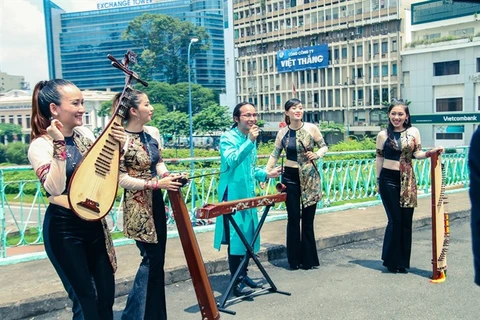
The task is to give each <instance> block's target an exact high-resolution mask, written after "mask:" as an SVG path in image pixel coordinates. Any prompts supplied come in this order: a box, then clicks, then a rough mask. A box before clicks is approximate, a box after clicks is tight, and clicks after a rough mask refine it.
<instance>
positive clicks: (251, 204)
mask: <svg viewBox="0 0 480 320" xmlns="http://www.w3.org/2000/svg"><path fill="white" fill-rule="evenodd" d="M286 199H287V194H286V193H278V194H271V195H268V196H261V197H253V198H246V199H240V200H233V201H225V202H219V203H216V204H206V205H204V206H203V207H202V208H200V209H198V210H197V215H196V216H197V218H199V219H210V218H215V217H218V216H220V215H223V214H226V213H234V212H236V211H241V210H246V209H251V208H256V207H265V206H271V205H274V204H275V203H277V202H285V200H286Z"/></svg>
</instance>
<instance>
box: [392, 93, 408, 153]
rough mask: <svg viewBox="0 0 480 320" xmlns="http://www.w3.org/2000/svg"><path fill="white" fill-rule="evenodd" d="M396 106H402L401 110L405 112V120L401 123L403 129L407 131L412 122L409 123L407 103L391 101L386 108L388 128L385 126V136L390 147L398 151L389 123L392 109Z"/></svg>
mask: <svg viewBox="0 0 480 320" xmlns="http://www.w3.org/2000/svg"><path fill="white" fill-rule="evenodd" d="M396 106H402V107H403V109H404V110H405V114H406V115H407V119H406V120H405V122H404V123H403V127H404V128H405V129H408V128H410V127H411V126H412V122H411V121H410V110H409V109H408V105H407V102H406V101H404V100H403V99H392V102H391V103H390V106H389V107H388V112H387V113H388V115H389V117H388V126H387V136H388V143H390V145H391V146H393V147H395V148H396V149H398V146H397V143H396V141H395V137H394V135H393V129H394V127H393V124H392V121H390V112H391V111H392V109H393V108H394V107H396Z"/></svg>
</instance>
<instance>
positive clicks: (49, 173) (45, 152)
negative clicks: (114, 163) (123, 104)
mask: <svg viewBox="0 0 480 320" xmlns="http://www.w3.org/2000/svg"><path fill="white" fill-rule="evenodd" d="M65 140H66V148H67V152H68V153H70V155H69V156H67V159H66V160H59V159H58V158H56V157H54V155H53V151H54V150H53V149H54V148H53V144H54V142H53V140H52V138H51V137H50V136H49V135H43V136H41V137H39V138H37V139H35V140H33V141H32V142H31V143H30V146H29V147H28V160H29V161H30V163H31V165H32V167H33V169H34V170H35V172H36V174H37V177H38V179H40V182H41V183H42V186H43V188H44V189H45V191H46V192H47V195H48V196H50V195H53V196H58V195H61V194H68V182H69V181H70V178H71V176H72V174H73V171H74V169H75V168H74V167H75V166H76V165H77V164H78V163H79V156H80V155H81V156H83V155H85V154H86V153H87V151H88V149H89V148H90V147H91V146H92V144H93V141H94V140H95V136H94V135H93V133H92V132H91V131H90V130H89V129H87V128H86V127H83V126H81V127H75V128H74V130H73V136H72V137H65ZM80 159H81V157H80ZM72 214H73V213H72ZM101 221H102V222H101V223H102V226H103V233H104V236H105V246H106V248H107V254H108V258H109V259H110V264H111V265H112V268H113V272H115V271H116V270H117V258H116V255H115V248H114V247H113V242H112V236H111V234H110V229H109V228H108V224H107V222H106V220H105V219H102V220H101Z"/></svg>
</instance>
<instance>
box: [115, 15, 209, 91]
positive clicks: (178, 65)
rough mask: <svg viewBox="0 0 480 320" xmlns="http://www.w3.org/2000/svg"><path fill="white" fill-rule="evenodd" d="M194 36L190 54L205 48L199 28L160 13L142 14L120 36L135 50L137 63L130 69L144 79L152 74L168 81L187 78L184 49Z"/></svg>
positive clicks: (205, 42)
mask: <svg viewBox="0 0 480 320" xmlns="http://www.w3.org/2000/svg"><path fill="white" fill-rule="evenodd" d="M192 37H196V38H198V39H199V40H200V44H199V43H197V45H192V46H191V50H190V56H191V57H193V56H194V55H195V53H197V52H200V51H201V50H206V49H208V48H209V44H208V43H207V40H208V34H207V32H206V30H205V28H203V27H197V26H195V25H194V24H192V23H191V22H189V21H181V20H179V19H176V18H173V17H171V16H167V15H164V14H150V13H145V14H143V15H142V16H140V17H137V18H135V19H134V20H132V21H131V22H130V24H129V25H128V27H127V29H126V30H125V31H124V32H123V34H122V38H123V39H125V40H130V41H132V42H133V44H134V45H133V46H134V47H138V48H141V50H142V52H138V53H139V56H138V60H139V61H138V62H139V63H138V64H137V65H136V66H135V67H134V69H135V70H136V71H137V72H138V74H139V75H140V77H141V78H142V79H144V80H153V79H154V78H155V76H156V75H160V74H161V75H163V76H165V78H166V80H167V82H168V83H177V82H181V81H188V79H187V78H188V77H187V74H188V68H187V67H188V65H187V59H186V56H187V50H188V45H189V44H190V39H191V38H192Z"/></svg>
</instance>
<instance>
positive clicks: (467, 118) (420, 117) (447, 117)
mask: <svg viewBox="0 0 480 320" xmlns="http://www.w3.org/2000/svg"><path fill="white" fill-rule="evenodd" d="M410 118H411V119H412V123H416V124H435V123H480V116H479V114H478V113H449V114H412V115H411V116H410Z"/></svg>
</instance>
